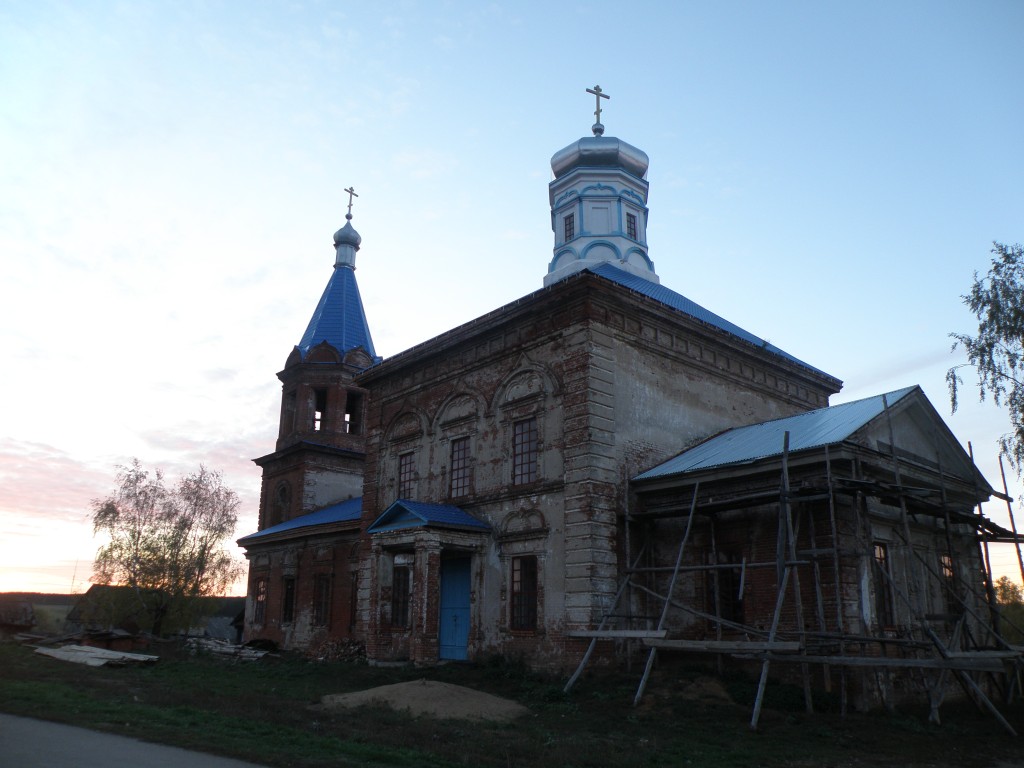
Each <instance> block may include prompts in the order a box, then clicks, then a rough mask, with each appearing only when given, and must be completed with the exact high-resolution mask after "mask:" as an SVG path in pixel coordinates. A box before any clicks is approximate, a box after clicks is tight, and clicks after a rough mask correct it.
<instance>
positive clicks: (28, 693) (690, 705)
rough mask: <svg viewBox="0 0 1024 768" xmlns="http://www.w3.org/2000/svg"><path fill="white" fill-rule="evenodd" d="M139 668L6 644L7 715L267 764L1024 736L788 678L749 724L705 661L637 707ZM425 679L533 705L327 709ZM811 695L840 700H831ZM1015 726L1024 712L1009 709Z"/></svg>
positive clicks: (676, 761)
mask: <svg viewBox="0 0 1024 768" xmlns="http://www.w3.org/2000/svg"><path fill="white" fill-rule="evenodd" d="M162 656H163V657H162V659H161V661H159V662H158V663H156V664H153V665H150V666H145V667H120V668H117V667H114V668H108V667H101V668H88V667H84V666H80V665H75V664H69V663H66V662H61V661H57V660H54V659H49V658H46V657H43V656H40V655H38V654H33V653H32V652H31V649H28V648H25V647H22V646H17V645H13V644H3V645H0V710H2V711H4V712H7V713H10V714H16V715H23V716H28V717H38V718H43V719H49V720H56V721H60V722H65V723H70V724H74V725H81V726H85V727H88V728H94V729H97V730H103V731H107V732H111V733H121V734H125V735H130V736H134V737H136V738H142V739H146V740H150V741H156V742H162V743H167V744H173V745H176V746H181V747H185V748H188V749H197V750H201V751H206V752H211V753H216V754H222V755H228V756H232V757H237V758H240V759H244V760H252V761H255V762H260V763H263V764H265V765H270V766H289V767H291V768H314V767H320V766H328V765H330V766H337V765H350V766H438V767H441V766H504V767H505V768H509V767H510V766H540V767H544V766H558V767H559V768H572V767H574V766H580V767H582V766H605V765H607V766H625V767H626V768H629V767H631V766H637V767H639V766H683V765H693V766H712V767H714V766H766V767H767V768H771V767H772V766H796V767H800V766H836V767H842V766H855V765H856V766H862V765H865V764H869V765H872V766H914V765H918V766H924V765H928V766H947V765H948V766H954V765H955V766H968V767H969V766H988V765H991V764H992V762H994V761H995V760H997V759H999V758H1001V757H1011V756H1014V755H1017V754H1019V751H1020V749H1021V745H1020V743H1019V742H1018V740H1015V739H1012V738H1011V737H1009V736H1008V735H1006V734H1005V733H1004V732H1003V731H1002V730H1001V729H1000V728H999V726H998V725H997V724H996V723H995V721H994V720H993V719H992V718H991V717H986V716H983V715H981V714H979V713H978V712H977V711H976V710H975V709H973V708H972V707H967V706H959V705H949V704H947V705H946V706H944V707H943V717H944V719H945V721H946V725H944V726H943V727H942V728H936V727H934V726H930V725H928V724H927V722H926V721H925V717H924V716H925V712H924V711H923V707H922V708H921V711H912V710H907V711H900V712H899V713H898V714H897V715H895V716H893V715H884V714H877V713H873V714H869V715H850V716H848V717H846V718H840V717H839V716H838V715H837V714H835V713H834V712H829V711H826V712H825V713H823V714H815V715H806V714H804V712H803V700H802V697H801V696H800V695H799V693H798V692H797V691H795V690H794V689H793V688H792V687H790V686H785V685H772V686H770V687H769V689H768V690H769V697H768V699H767V701H766V709H765V710H764V712H763V714H762V719H761V723H762V727H761V729H760V730H759V731H758V732H756V733H754V732H751V731H750V730H749V729H748V728H747V723H748V722H749V719H750V707H749V702H750V701H752V700H753V695H754V684H753V682H752V681H750V680H748V679H746V678H744V677H740V676H733V677H730V678H728V679H727V680H726V681H724V684H723V686H722V687H723V688H724V689H725V690H727V691H728V692H729V694H730V696H731V698H732V701H731V702H730V701H727V700H723V701H709V700H700V701H693V700H688V699H686V698H684V697H683V696H682V695H681V694H680V691H681V690H682V689H684V688H685V685H686V683H687V682H688V681H689V680H691V679H693V678H694V677H696V676H698V675H702V674H706V673H705V672H704V671H703V670H699V669H688V668H685V667H671V666H669V665H665V666H663V667H662V668H660V669H659V670H658V671H657V673H656V675H655V677H654V678H653V680H652V685H651V687H650V688H649V693H648V695H647V696H645V698H644V700H643V702H642V703H641V705H640V706H639V707H636V708H634V707H632V705H631V701H632V696H633V694H634V692H635V689H636V684H637V676H638V673H636V672H634V673H632V674H625V673H623V674H617V673H615V674H613V673H602V674H600V675H593V676H590V677H587V678H584V680H583V681H581V683H580V684H578V686H577V688H576V689H574V691H573V692H572V694H571V695H565V694H563V693H562V690H561V688H562V684H563V680H562V679H560V678H550V677H546V676H543V675H539V674H535V673H532V672H530V671H529V670H528V669H526V668H525V667H524V666H523V665H521V664H517V663H510V662H507V661H506V660H502V659H495V660H493V661H492V662H490V663H486V664H480V665H462V664H457V665H447V666H443V667H437V668H434V669H412V668H386V669H381V668H371V667H368V666H366V665H361V664H351V663H316V662H310V661H307V660H305V659H302V658H299V657H282V658H272V657H266V658H264V659H262V660H260V661H258V662H253V663H237V662H231V661H225V660H222V659H218V658H211V657H204V656H198V657H193V656H188V655H186V654H183V653H179V652H177V651H165V652H163V654H162ZM423 677H427V678H430V679H435V680H440V681H443V682H448V683H453V684H456V685H465V686H469V687H472V688H476V689H479V690H484V691H487V692H489V693H493V694H496V695H500V696H505V697H507V698H511V699H515V700H517V701H519V702H520V703H522V704H525V705H526V706H527V707H529V708H530V711H531V713H530V714H529V715H527V716H525V717H523V718H520V719H519V720H517V721H516V722H514V723H511V724H480V723H470V722H466V721H458V720H437V719H434V718H430V717H411V716H409V715H408V714H405V713H399V712H394V711H392V710H390V709H386V708H383V707H364V708H360V709H355V710H345V711H337V712H330V711H325V710H322V709H319V708H317V707H316V706H315V705H316V704H317V702H318V701H319V700H320V697H321V696H323V695H325V694H328V693H345V692H349V691H357V690H363V689H366V688H371V687H375V686H378V685H387V684H390V683H395V682H402V681H407V680H413V679H420V678H423ZM819 703H820V704H823V705H826V707H825V708H826V709H833V708H834V707H833V706H831V705H832V704H834V702H829V701H828V700H826V699H824V698H822V699H820V701H819ZM1006 711H1007V712H1008V714H1009V715H1010V717H1011V718H1012V719H1013V721H1014V723H1015V724H1016V725H1018V726H1019V730H1021V731H1022V732H1024V711H1022V709H1021V708H1020V707H1019V706H1018V707H1016V708H1012V709H1009V710H1006Z"/></svg>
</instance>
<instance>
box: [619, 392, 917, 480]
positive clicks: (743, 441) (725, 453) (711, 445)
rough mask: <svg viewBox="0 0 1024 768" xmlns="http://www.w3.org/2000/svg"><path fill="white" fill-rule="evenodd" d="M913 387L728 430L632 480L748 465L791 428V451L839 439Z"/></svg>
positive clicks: (768, 453)
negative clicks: (726, 466) (725, 466)
mask: <svg viewBox="0 0 1024 768" xmlns="http://www.w3.org/2000/svg"><path fill="white" fill-rule="evenodd" d="M915 390H916V391H920V387H917V386H913V387H906V388H904V389H897V390H895V391H893V392H888V393H886V394H884V395H875V396H873V397H866V398H864V399H863V400H854V401H853V402H850V403H842V404H840V405H832V406H829V407H827V408H819V409H817V410H815V411H807V412H806V413H800V414H797V415H796V416H788V417H786V418H782V419H774V420H772V421H763V422H761V423H760V424H751V425H749V426H746V427H736V428H735V429H729V430H726V431H725V432H722V433H720V434H718V435H715V436H714V437H711V438H709V439H707V440H705V441H704V442H703V443H700V444H698V445H695V446H694V447H693V448H690V449H688V450H686V451H683V452H682V453H681V454H679V455H678V456H675V457H674V458H671V459H669V460H668V461H666V462H664V463H662V464H659V465H658V466H656V467H654V468H653V469H649V470H647V471H646V472H643V473H642V474H640V475H637V476H636V477H635V478H634V480H650V479H654V478H661V477H669V476H671V475H678V474H682V473H684V472H692V471H694V470H701V469H710V468H712V467H719V466H724V465H727V464H744V463H749V462H753V461H757V460H759V459H766V458H769V457H773V456H780V455H782V443H783V436H784V435H785V433H786V432H789V450H790V451H802V450H806V449H808V448H820V447H823V446H826V445H833V444H836V443H841V442H842V441H844V440H846V439H848V438H849V437H850V436H851V435H852V434H853V433H854V432H856V431H857V430H858V429H860V428H861V427H863V426H864V425H865V424H867V423H868V422H869V421H871V420H872V419H874V418H876V417H877V416H879V415H881V414H882V413H883V411H884V410H885V402H888V404H889V405H890V406H892V405H894V404H895V403H897V402H899V401H900V400H902V399H903V398H905V397H907V396H908V395H909V394H910V393H912V392H914V391H915ZM922 395H923V393H922ZM883 399H884V401H885V402H883Z"/></svg>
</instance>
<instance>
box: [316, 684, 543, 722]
mask: <svg viewBox="0 0 1024 768" xmlns="http://www.w3.org/2000/svg"><path fill="white" fill-rule="evenodd" d="M363 704H384V705H386V706H389V707H391V708H392V709H396V710H399V711H408V712H409V713H410V714H412V715H431V716H433V717H437V718H442V719H443V718H459V719H465V720H495V721H498V722H507V721H509V720H514V719H515V718H517V717H519V716H520V715H524V714H526V713H527V712H529V711H530V710H528V709H527V708H526V707H524V706H522V705H521V704H518V703H516V702H514V701H510V700H509V699H503V698H501V697H500V696H492V695H491V694H489V693H482V692H481V691H475V690H473V689H472V688H464V687H463V686H461V685H452V684H450V683H439V682H436V681H433V680H414V681H412V682H409V683H396V684H394V685H383V686H380V687H379V688H371V689H370V690H367V691H357V692H355V693H336V694H329V695H327V696H324V697H323V698H321V700H320V705H321V706H322V707H324V708H325V709H347V708H350V707H358V706H361V705H363Z"/></svg>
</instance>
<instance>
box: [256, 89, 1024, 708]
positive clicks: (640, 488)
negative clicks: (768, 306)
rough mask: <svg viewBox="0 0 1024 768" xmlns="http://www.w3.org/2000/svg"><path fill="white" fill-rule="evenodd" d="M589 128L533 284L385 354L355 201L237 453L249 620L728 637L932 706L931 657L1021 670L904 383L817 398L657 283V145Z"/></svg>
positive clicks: (426, 656) (538, 652)
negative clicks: (364, 283) (245, 480)
mask: <svg viewBox="0 0 1024 768" xmlns="http://www.w3.org/2000/svg"><path fill="white" fill-rule="evenodd" d="M599 92H600V91H599V89H597V92H596V93H599ZM591 93H595V91H591ZM595 95H596V94H595ZM597 99H598V104H599V105H600V96H599V95H598V96H597ZM597 117H598V122H597V123H596V124H595V125H594V127H593V135H592V136H587V137H584V138H581V139H579V140H577V141H574V142H573V143H572V144H570V145H569V146H567V147H565V148H564V149H562V150H560V151H559V152H557V153H555V155H554V156H553V158H552V160H551V167H552V172H553V180H552V181H551V182H550V184H549V198H550V204H551V225H552V230H553V232H554V244H553V250H552V254H551V256H550V259H549V262H548V266H547V273H546V275H545V276H544V278H543V283H542V285H541V286H540V287H539V288H538V290H536V291H535V292H533V293H530V294H528V295H526V296H523V297H521V298H519V299H517V300H516V301H514V302H512V303H510V304H507V305H506V306H503V307H499V308H497V309H495V310H494V311H492V312H489V313H488V314H486V315H483V316H482V317H479V318H477V319H475V320H472V321H471V322H468V323H466V324H464V325H462V326H460V327H457V328H453V329H452V330H450V331H448V332H446V333H444V334H442V335H440V336H438V337H436V338H434V339H431V340H429V341H426V342H424V343H422V344H419V345H417V346H415V347H413V348H412V349H409V350H406V351H404V352H401V353H398V354H395V355H393V356H391V357H387V358H381V357H379V356H378V355H377V353H376V351H375V349H374V346H373V341H372V339H371V334H370V325H369V323H368V321H367V318H366V316H365V313H364V310H363V306H362V302H361V299H360V295H359V289H358V286H357V283H356V279H355V257H356V252H357V251H358V250H359V247H360V243H361V240H360V236H359V235H358V234H357V233H356V231H355V230H354V228H353V227H352V223H351V218H352V216H351V204H350V206H349V214H348V215H347V216H346V219H348V221H347V222H346V224H345V225H344V227H343V228H342V229H341V230H339V231H338V232H337V233H336V234H335V237H334V242H335V249H336V258H335V264H334V270H333V273H332V275H331V277H330V280H329V281H328V284H327V287H326V289H325V290H324V293H323V295H322V297H321V299H320V302H319V304H317V306H316V309H315V310H314V312H313V316H312V318H311V319H310V321H309V324H308V326H307V328H306V331H305V333H304V334H303V335H302V337H301V340H300V341H299V343H298V344H297V345H296V347H295V348H294V349H293V350H292V351H291V353H290V354H289V355H288V357H287V360H286V362H285V366H284V369H283V370H282V371H281V372H280V373H279V374H278V377H279V378H280V380H281V382H282V399H281V419H280V427H279V434H278V439H277V443H276V445H275V447H274V450H273V452H271V453H269V454H267V455H266V456H263V457H261V458H259V459H256V463H257V464H258V465H259V466H260V467H261V468H262V470H263V485H262V493H261V500H260V510H259V530H258V532H256V533H253V534H251V535H249V536H246V537H244V538H242V539H240V540H239V545H240V546H242V547H243V548H244V549H245V552H246V557H247V558H248V561H249V587H248V601H247V608H246V630H245V631H246V637H247V638H248V639H254V638H262V639H266V640H271V641H274V642H275V643H278V644H279V645H280V646H281V647H283V648H310V647H315V646H316V645H317V644H319V643H322V642H324V641H328V640H339V639H351V640H354V641H358V642H361V643H363V644H364V645H365V649H366V654H367V657H368V658H369V659H370V660H371V661H399V660H407V661H410V662H415V663H422V664H431V663H437V662H439V661H443V660H461V659H480V658H484V657H486V656H488V655H491V654H506V655H515V656H522V657H523V658H525V659H526V660H528V661H529V662H530V663H531V664H534V665H537V666H544V667H547V668H555V669H566V670H569V669H572V668H574V667H576V666H577V665H578V664H580V662H581V660H584V659H588V658H591V654H592V653H596V656H595V657H594V658H602V659H608V658H611V657H614V656H615V655H623V654H641V655H642V656H643V657H644V658H646V659H647V660H648V661H650V662H653V660H654V657H655V655H656V654H657V653H659V652H667V651H672V652H686V653H705V654H714V655H715V656H716V657H721V656H723V655H727V656H728V655H735V656H740V657H742V658H744V659H746V660H748V661H750V660H754V661H755V662H757V663H759V664H763V669H764V671H765V672H766V673H767V669H768V665H769V664H770V663H771V664H779V665H782V666H783V667H785V669H788V670H790V671H793V670H803V672H802V675H803V680H804V683H805V687H806V688H807V691H808V696H810V689H811V687H812V683H813V687H821V686H824V687H826V688H836V689H842V691H843V693H844V701H845V696H846V695H847V692H848V693H849V695H850V696H851V697H852V698H851V700H852V701H854V702H855V703H860V702H864V701H867V700H875V701H877V700H879V699H882V700H886V699H887V698H892V697H894V696H899V695H900V693H901V691H902V690H903V689H909V688H910V687H914V686H917V687H920V681H921V680H922V679H923V678H922V675H921V674H920V673H919V672H918V670H920V669H926V670H928V672H929V674H931V673H932V672H934V681H933V683H929V684H928V685H931V686H932V687H930V688H929V689H928V691H927V692H928V694H929V696H930V697H931V698H932V700H933V702H936V703H935V704H934V706H935V707H936V708H937V702H938V701H941V698H942V695H941V693H942V691H943V690H944V688H945V686H946V684H947V682H946V680H947V679H948V675H945V674H940V673H941V672H942V670H944V669H946V670H948V669H951V668H954V669H956V670H957V671H956V674H960V670H961V669H962V668H967V669H968V670H969V671H971V670H976V669H978V668H980V667H979V665H981V666H984V668H985V669H987V670H995V669H1003V668H1004V664H1005V663H1011V662H1012V663H1017V662H1018V660H1019V654H1016V655H1014V652H1012V651H1011V650H1009V646H1007V645H1006V643H1005V642H1003V641H1002V640H1001V638H1000V636H999V635H998V632H997V628H994V627H993V621H992V613H991V611H990V607H991V606H990V605H989V603H988V600H987V597H988V591H990V588H991V577H990V574H989V572H988V570H987V568H986V562H985V560H984V558H983V556H982V548H981V544H982V543H983V542H984V541H988V540H1009V539H1007V537H1010V536H1012V534H1010V533H1009V532H1007V531H1003V530H1002V529H1000V528H999V527H997V526H995V525H994V524H992V523H991V522H990V521H989V520H987V519H986V518H985V517H983V516H982V515H981V513H980V510H979V508H978V504H979V503H980V502H982V501H984V500H986V499H988V498H990V497H991V496H993V495H999V494H997V493H996V492H995V491H994V490H993V489H992V488H991V487H990V486H989V484H988V482H987V481H986V480H985V478H984V477H982V476H981V474H980V473H979V472H978V471H977V469H976V468H975V466H974V464H973V462H972V461H971V459H970V457H969V456H968V455H967V454H966V452H965V451H964V450H963V448H962V447H961V445H960V443H959V442H958V441H957V440H956V438H955V437H954V436H953V435H952V434H951V432H950V430H949V429H948V427H947V426H946V425H945V424H944V423H943V421H942V419H941V417H940V416H939V414H938V413H937V412H936V411H935V409H934V408H933V407H932V406H931V404H930V403H929V402H928V400H927V398H926V397H925V396H924V394H923V392H922V391H921V389H920V388H918V387H908V388H905V389H901V390H898V391H895V392H890V393H885V394H879V395H878V396H877V397H872V398H868V399H865V400H861V401H858V402H855V403H845V404H843V405H838V406H829V397H830V396H831V395H833V394H835V393H837V392H839V390H840V388H841V386H842V383H841V382H840V381H839V380H838V379H837V378H836V377H835V376H833V375H830V374H828V373H826V372H824V371H821V370H819V369H817V368H815V367H814V366H813V365H811V364H809V363H807V362H805V361H802V360H799V359H797V358H795V357H793V356H792V355H790V354H788V353H786V352H785V351H784V350H782V349H780V348H778V347H776V346H774V345H773V344H770V343H768V342H767V341H765V340H764V339H761V338H759V337H757V336H755V335H754V334H752V333H750V332H748V331H746V330H744V329H742V328H739V327H737V326H736V325H734V324H732V323H730V322H729V321H728V320H726V319H724V318H723V317H721V316H719V315H716V314H714V313H712V312H711V311H709V310H707V309H705V308H703V307H701V306H699V305H697V304H695V303H694V302H692V301H690V300H689V299H687V298H686V297H685V296H682V295H681V294H679V293H676V292H675V291H673V290H672V289H671V288H669V287H667V286H663V285H661V283H660V279H659V277H658V275H657V273H656V271H655V266H654V262H653V261H652V259H651V256H650V254H649V251H648V245H647V236H646V231H647V218H648V183H647V181H646V174H647V169H648V162H649V161H648V157H647V155H646V154H645V153H644V152H642V151H641V150H639V149H637V148H636V147H634V146H632V145H630V144H628V143H627V142H625V141H623V140H621V139H618V138H613V137H608V136H605V135H604V127H603V126H602V125H601V123H600V106H599V109H598V112H597ZM349 191H350V192H351V190H349ZM350 200H351V198H350ZM542 263H543V262H540V263H539V266H540V264H542ZM983 649H984V650H985V651H997V652H1003V655H1002V656H998V655H997V656H992V655H991V654H989V655H988V656H984V657H982V656H979V655H977V654H974V655H970V656H969V659H970V661H969V662H968V661H964V662H963V663H962V664H959V666H957V664H952V665H951V664H950V663H946V662H943V661H942V660H943V659H947V660H948V658H950V654H961V653H968V654H969V653H970V652H972V651H979V652H980V651H981V650H983ZM854 657H856V658H859V659H868V660H869V661H866V662H863V661H858V662H856V663H855V664H854V663H848V662H849V660H851V659H853V658H854ZM965 658H966V657H965ZM1008 659H1009V660H1010V662H1007V660H1008ZM871 660H874V661H871ZM907 660H916V661H914V662H913V664H910V665H909V666H908V665H907V664H904V663H903V662H906V661H907ZM786 662H799V663H797V664H789V665H788V666H787V665H786ZM932 662H934V664H932ZM914 664H922V665H923V666H913V665H914ZM929 664H931V665H932V666H931V667H929V666H928V665H929ZM811 665H819V667H820V669H823V670H824V672H823V673H822V672H815V673H814V675H813V679H812V677H811V676H810V675H809V673H808V672H807V669H808V668H809V667H810V666H811ZM971 665H974V666H971ZM911 669H913V671H914V672H913V674H912V675H911V674H910V670H911ZM647 670H648V672H649V670H650V664H648V666H647ZM865 670H867V672H865ZM879 670H882V671H883V672H884V674H880V673H879ZM646 674H647V673H646V672H645V674H644V681H646ZM794 674H795V673H794ZM940 677H941V678H942V681H941V682H940V680H939V678H940ZM929 679H930V678H929ZM642 685H643V683H642V684H641V691H642ZM638 695H639V693H638ZM755 719H756V717H755Z"/></svg>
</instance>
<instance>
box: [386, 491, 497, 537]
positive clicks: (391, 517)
mask: <svg viewBox="0 0 1024 768" xmlns="http://www.w3.org/2000/svg"><path fill="white" fill-rule="evenodd" d="M427 526H430V527H434V528H475V529H477V530H480V531H489V530H490V529H491V526H489V525H488V524H487V523H485V522H483V521H482V520H478V519H477V518H475V517H473V516H472V515H471V514H469V513H468V512H465V511H463V510H462V509H460V508H459V507H456V506H453V505H451V504H427V503H425V502H422V501H410V500H409V499H399V500H398V501H396V502H395V503H394V504H392V505H391V506H390V507H388V508H387V509H386V510H385V511H384V512H383V514H381V515H380V517H378V518H377V519H376V520H374V521H373V523H372V524H371V525H370V527H369V528H367V529H366V530H367V533H381V532H383V531H398V530H402V529H405V528H425V527H427Z"/></svg>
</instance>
